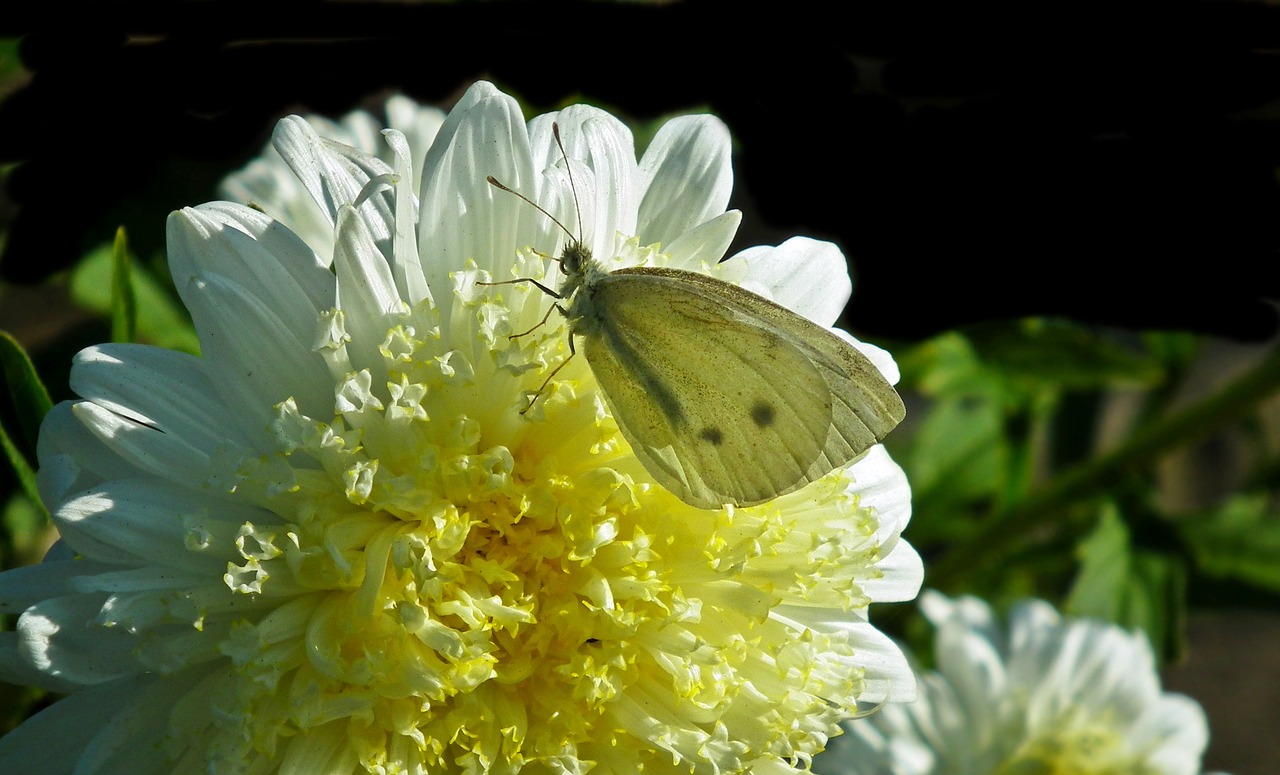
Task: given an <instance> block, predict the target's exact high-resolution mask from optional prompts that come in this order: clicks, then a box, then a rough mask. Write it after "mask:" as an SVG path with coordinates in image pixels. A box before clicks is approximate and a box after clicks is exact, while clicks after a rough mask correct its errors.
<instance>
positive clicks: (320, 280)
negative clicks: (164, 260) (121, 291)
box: [170, 202, 333, 310]
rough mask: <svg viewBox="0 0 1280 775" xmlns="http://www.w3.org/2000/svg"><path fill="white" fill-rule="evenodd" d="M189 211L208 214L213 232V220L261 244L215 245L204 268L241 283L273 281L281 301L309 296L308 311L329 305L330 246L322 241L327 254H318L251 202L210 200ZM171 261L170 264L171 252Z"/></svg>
mask: <svg viewBox="0 0 1280 775" xmlns="http://www.w3.org/2000/svg"><path fill="white" fill-rule="evenodd" d="M192 210H193V211H194V212H195V213H199V214H200V215H202V216H204V217H205V218H207V219H208V222H209V223H210V227H208V230H209V231H213V225H214V224H216V225H218V226H223V227H226V226H229V227H231V228H234V229H238V230H239V231H242V232H244V233H245V234H247V235H249V236H250V237H252V238H253V241H254V242H255V243H256V244H257V246H258V247H259V248H260V250H258V251H250V252H240V251H236V250H229V249H228V246H226V245H219V246H218V249H217V250H216V251H213V252H212V253H211V254H208V255H207V256H205V260H206V261H207V263H205V264H203V265H202V267H203V268H205V269H212V270H214V271H216V272H218V273H220V274H225V275H228V276H230V277H232V278H234V279H236V280H237V281H239V282H241V283H243V284H245V285H251V286H252V285H254V284H255V283H256V284H259V285H262V286H264V287H271V288H274V287H277V286H278V287H279V290H276V291H274V292H275V293H276V294H278V295H280V296H281V298H282V302H283V303H285V304H293V303H294V301H293V299H294V297H295V295H300V296H302V297H305V298H306V299H308V300H309V301H310V309H311V310H317V309H328V308H329V307H331V306H333V272H330V271H329V268H328V266H327V257H328V254H329V252H330V250H331V249H332V248H331V246H330V245H327V244H326V246H325V249H324V251H323V252H324V255H325V257H326V258H325V259H321V257H320V256H319V255H317V253H316V251H315V250H313V249H312V248H311V247H310V246H309V245H308V244H307V243H306V242H303V241H302V239H301V238H299V237H298V235H297V234H294V233H293V232H292V231H290V230H289V228H288V227H286V226H285V225H284V224H283V223H281V222H280V221H278V220H276V219H274V218H271V217H270V216H268V215H266V214H264V213H261V212H259V211H257V210H254V209H253V208H251V207H244V206H241V205H237V204H233V203H231V202H209V203H207V204H203V205H200V206H199V207H195V208H192ZM330 233H331V230H330ZM267 256H270V258H269V259H268V258H267ZM231 262H236V264H237V265H238V266H237V270H235V271H233V270H230V269H228V267H227V265H228V264H229V263H231ZM170 263H171V264H172V263H173V257H172V256H171V257H170ZM249 278H253V279H252V280H250V279H249Z"/></svg>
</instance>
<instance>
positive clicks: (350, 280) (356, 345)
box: [333, 207, 407, 384]
mask: <svg viewBox="0 0 1280 775" xmlns="http://www.w3.org/2000/svg"><path fill="white" fill-rule="evenodd" d="M333 265H334V269H335V270H336V271H337V273H338V306H339V307H340V308H341V309H342V311H343V313H344V315H345V321H346V322H345V329H346V332H347V334H348V335H349V336H350V337H351V343H350V345H349V346H348V347H347V352H348V353H350V355H351V362H352V366H353V368H355V369H364V368H368V369H372V370H373V373H374V376H375V378H376V380H375V384H382V383H384V382H386V379H387V374H386V367H385V365H384V363H383V360H382V358H380V357H379V356H378V348H379V346H381V344H382V341H383V339H384V338H385V337H386V335H387V329H388V328H390V327H391V325H392V324H393V322H394V318H396V317H398V316H402V315H404V314H405V312H406V310H407V308H406V307H405V303H404V302H403V301H401V298H400V293H399V291H398V290H397V288H396V283H395V278H393V277H392V276H391V267H389V266H387V262H386V261H384V260H383V258H382V254H381V253H379V252H378V249H377V247H376V246H375V245H374V244H373V237H372V235H370V234H369V230H368V229H367V228H366V227H365V223H364V219H363V218H361V217H359V215H358V214H357V213H356V212H355V210H354V209H352V208H350V207H348V208H344V209H343V210H342V211H341V212H340V213H339V214H338V241H337V244H336V245H335V246H334V251H333Z"/></svg>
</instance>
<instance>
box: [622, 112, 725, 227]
mask: <svg viewBox="0 0 1280 775" xmlns="http://www.w3.org/2000/svg"><path fill="white" fill-rule="evenodd" d="M640 187H641V190H642V191H643V192H644V193H643V196H642V198H641V200H640V214H639V217H638V218H637V219H636V233H637V234H638V235H639V236H640V241H641V242H644V243H651V242H661V243H662V244H664V245H667V244H670V243H672V242H674V241H675V239H676V238H677V237H679V236H680V235H681V234H684V233H685V232H686V231H688V230H690V229H692V228H693V227H694V226H697V225H698V224H700V223H703V222H704V221H708V220H710V219H712V218H714V217H715V216H717V215H720V214H721V213H723V212H724V211H725V207H726V206H727V205H728V204H729V193H730V191H731V189H732V188H733V169H732V167H731V166H730V138H729V128H728V127H726V126H725V125H724V122H722V121H721V120H720V119H718V118H716V117H714V116H682V117H680V118H676V119H672V120H671V121H668V122H667V123H666V124H664V125H663V126H662V128H661V129H659V130H658V134H657V135H656V136H654V138H653V142H652V143H651V144H650V145H649V148H648V149H647V150H646V151H645V153H644V158H642V159H641V160H640Z"/></svg>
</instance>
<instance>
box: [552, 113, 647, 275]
mask: <svg viewBox="0 0 1280 775" xmlns="http://www.w3.org/2000/svg"><path fill="white" fill-rule="evenodd" d="M553 123H554V124H558V125H559V127H560V139H561V141H562V142H563V143H564V150H565V153H566V154H567V155H568V158H570V159H573V160H575V161H581V162H583V163H584V164H585V165H586V166H587V167H588V168H589V169H590V170H591V173H592V180H593V181H594V182H593V185H591V187H590V189H589V190H584V189H577V193H578V195H579V196H580V197H588V196H589V197H591V201H579V202H578V204H579V205H580V208H581V210H582V213H583V216H584V217H587V218H589V222H588V223H586V224H584V226H583V229H582V231H583V234H584V237H585V239H586V241H587V244H588V245H590V246H591V248H592V251H593V253H595V254H596V255H604V254H605V252H606V251H608V250H609V249H610V248H612V246H613V240H614V235H615V234H618V233H619V232H621V233H622V234H625V235H628V236H630V235H633V234H635V233H636V210H637V207H638V204H639V171H638V169H637V168H636V149H635V140H634V139H632V136H631V130H630V129H628V128H627V126H626V125H625V124H623V123H622V122H621V121H619V120H618V119H617V118H615V117H613V116H612V115H610V114H608V113H606V112H605V111H603V110H600V109H599V108H594V107H590V106H588V105H574V106H571V107H569V108H566V109H564V110H562V111H560V112H559V113H548V114H544V115H541V116H538V117H537V118H535V119H533V120H532V121H530V122H529V145H530V150H531V152H532V153H533V165H534V170H535V171H536V170H545V169H547V168H551V167H562V166H563V164H564V160H563V158H562V157H561V154H560V148H559V146H557V145H556V142H555V139H554V137H553V135H552V131H551V126H552V124H553ZM574 174H575V175H577V173H576V172H575V173H574ZM557 179H558V178H557ZM566 182H567V181H566ZM578 182H579V181H578V180H577V179H576V178H575V180H574V184H575V186H576V184H578ZM585 182H586V181H583V183H585ZM584 188H585V187H584ZM565 193H569V194H572V192H564V191H561V192H557V195H552V196H548V193H547V191H546V190H545V188H543V189H540V190H539V191H538V199H537V202H538V204H540V205H542V206H543V207H548V208H550V205H548V204H547V202H551V203H555V204H558V207H559V208H560V209H559V210H558V211H557V210H551V212H553V213H557V212H564V213H566V214H568V213H569V212H572V211H571V210H568V209H567V208H566V205H567V207H570V208H571V207H572V206H573V202H572V201H568V202H561V198H562V197H563V196H564V194H565ZM558 217H559V216H558ZM575 219H576V217H575ZM561 222H562V223H564V224H565V225H567V226H569V228H571V229H572V228H573V226H572V225H571V223H570V222H569V221H567V220H564V218H561Z"/></svg>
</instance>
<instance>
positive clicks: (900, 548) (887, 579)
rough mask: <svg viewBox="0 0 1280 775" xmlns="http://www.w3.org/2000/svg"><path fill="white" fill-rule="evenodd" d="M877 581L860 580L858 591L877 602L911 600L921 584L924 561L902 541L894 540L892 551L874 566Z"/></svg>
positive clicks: (909, 545)
mask: <svg viewBox="0 0 1280 775" xmlns="http://www.w3.org/2000/svg"><path fill="white" fill-rule="evenodd" d="M876 569H877V570H879V571H880V572H881V573H882V574H884V575H882V576H881V577H880V578H873V579H866V580H865V581H861V582H859V583H860V586H861V587H862V591H863V592H864V593H865V594H866V595H867V597H869V598H871V599H872V600H874V601H875V602H877V603H895V602H905V601H907V600H914V599H915V598H916V595H918V594H919V593H920V585H921V584H922V583H923V582H924V560H922V559H921V558H920V553H919V552H917V551H916V550H915V547H913V546H912V545H911V544H909V543H907V542H906V541H896V542H895V543H894V545H893V549H892V550H891V551H890V552H889V553H888V554H887V555H885V556H884V557H882V558H881V559H880V561H879V562H877V563H876Z"/></svg>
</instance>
